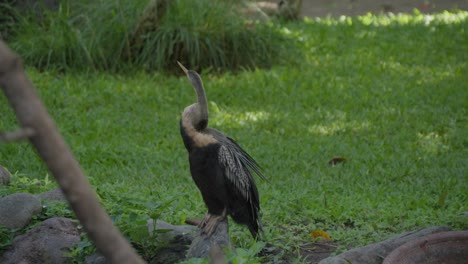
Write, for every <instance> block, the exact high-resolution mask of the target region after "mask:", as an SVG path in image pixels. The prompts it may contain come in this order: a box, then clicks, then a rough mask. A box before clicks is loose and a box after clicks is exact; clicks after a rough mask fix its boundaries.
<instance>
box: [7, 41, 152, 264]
mask: <svg viewBox="0 0 468 264" xmlns="http://www.w3.org/2000/svg"><path fill="white" fill-rule="evenodd" d="M0 88H1V89H2V90H3V92H4V93H5V95H6V97H7V99H8V101H9V102H10V104H11V106H12V107H13V110H14V111H15V113H16V117H17V119H18V121H19V123H20V125H21V127H22V128H28V129H32V131H34V133H33V134H31V135H29V140H30V142H31V143H32V144H33V145H34V147H35V148H36V150H37V153H38V154H39V156H41V158H42V160H43V161H44V162H45V163H46V164H47V167H48V168H49V170H50V171H51V173H52V174H53V175H54V177H55V179H56V180H57V181H58V183H59V185H60V188H61V189H62V190H63V193H64V194H65V197H66V198H67V200H68V202H69V203H70V205H71V207H72V209H73V211H74V212H75V214H76V216H77V218H78V219H79V220H80V222H81V224H82V225H83V227H84V229H85V231H86V232H87V233H88V235H89V238H90V239H91V240H92V241H94V244H95V245H96V248H97V249H98V250H99V252H100V253H102V254H103V255H104V256H105V258H106V260H107V261H109V262H110V263H144V261H143V260H142V259H141V258H140V256H138V255H137V254H136V253H135V251H134V250H133V249H132V248H131V246H130V245H129V244H128V242H127V241H126V240H125V238H124V237H123V236H122V235H121V234H120V233H119V231H118V230H117V228H116V227H115V226H114V225H113V224H112V220H111V219H110V218H109V216H108V215H107V214H106V212H105V210H104V209H103V208H102V206H101V204H100V203H99V201H98V199H97V197H96V195H95V193H94V191H93V189H92V188H91V185H90V184H89V182H88V180H87V178H86V177H85V176H84V174H83V172H82V171H81V169H80V166H79V164H78V162H77V161H76V159H75V158H74V156H73V154H72V153H71V151H70V149H69V148H68V147H67V145H66V143H65V141H64V140H63V138H62V137H61V135H60V134H59V132H58V130H57V128H56V126H55V124H54V122H53V120H52V119H51V118H50V117H49V115H48V114H47V111H46V109H45V107H44V105H43V104H42V102H41V101H40V99H39V97H38V96H37V94H36V92H35V91H34V86H33V84H32V83H31V81H30V80H29V79H28V78H27V76H26V74H25V73H24V69H23V65H22V62H21V59H20V58H19V57H18V55H16V54H14V53H13V52H12V51H11V50H10V49H9V48H8V47H7V45H6V44H5V43H4V42H3V41H1V40H0Z"/></svg>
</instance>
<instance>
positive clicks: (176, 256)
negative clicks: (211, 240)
mask: <svg viewBox="0 0 468 264" xmlns="http://www.w3.org/2000/svg"><path fill="white" fill-rule="evenodd" d="M148 231H149V233H150V234H152V235H156V237H155V240H156V241H157V243H158V244H159V245H161V246H160V247H159V248H158V250H157V251H156V252H155V256H154V257H153V258H152V259H151V261H150V263H151V264H159V263H161V264H162V263H178V262H180V261H181V260H183V259H185V255H186V252H187V249H188V248H189V245H190V243H191V242H192V241H193V239H194V238H195V235H196V234H197V232H198V228H197V227H195V226H190V225H179V226H177V225H171V224H169V223H166V222H164V221H160V220H157V221H156V223H155V222H154V220H153V219H150V220H149V221H148Z"/></svg>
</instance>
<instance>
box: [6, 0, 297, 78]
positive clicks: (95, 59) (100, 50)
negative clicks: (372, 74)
mask: <svg viewBox="0 0 468 264" xmlns="http://www.w3.org/2000/svg"><path fill="white" fill-rule="evenodd" d="M147 3H148V1H146V0H138V1H133V0H121V1H89V3H88V1H63V4H62V5H61V7H60V8H59V10H58V12H50V11H46V14H45V15H44V16H43V18H41V19H39V20H38V19H37V18H36V16H34V15H31V16H26V17H20V18H19V19H18V24H17V25H16V26H15V28H14V30H13V32H12V34H11V35H12V36H11V37H10V38H9V44H10V46H11V47H12V48H14V49H15V50H17V51H18V52H19V53H21V54H22V56H23V58H24V59H25V60H26V61H27V63H28V64H29V65H34V66H36V67H38V68H40V69H43V70H45V69H55V70H66V69H74V70H85V71H86V70H96V69H98V70H108V71H112V72H114V71H128V70H129V69H130V68H132V67H138V68H140V69H147V70H155V69H156V70H173V69H174V63H171V62H173V61H175V60H181V61H186V62H188V63H189V64H190V65H196V66H197V67H200V68H205V69H206V68H214V69H218V70H221V69H232V70H235V69H241V68H254V67H271V66H272V65H274V64H277V63H284V62H287V61H289V62H291V60H290V59H289V58H290V57H289V55H288V54H291V53H294V51H295V49H294V47H295V43H294V40H293V38H290V37H288V35H287V34H285V32H284V31H282V30H281V28H280V27H279V26H277V25H275V24H273V23H255V22H253V21H246V20H245V19H244V18H243V15H242V14H241V11H240V10H241V9H240V7H239V5H238V4H237V5H235V4H233V3H231V2H230V1H223V0H215V1H213V0H200V1H187V0H172V1H169V3H170V4H168V8H167V11H166V14H165V15H164V16H163V17H161V18H159V20H160V22H159V23H160V24H159V25H154V26H152V27H154V31H153V32H147V33H145V34H144V35H143V36H142V38H143V39H144V42H143V45H142V46H141V47H140V46H139V45H138V46H136V47H135V46H132V42H133V41H134V40H133V39H132V35H133V32H134V30H135V28H136V26H137V23H138V22H139V20H140V19H139V17H140V16H141V15H142V14H143V10H144V9H145V5H146V4H147ZM207 7H209V8H207ZM152 16H156V14H152ZM145 21H146V20H145ZM149 28H151V26H149Z"/></svg>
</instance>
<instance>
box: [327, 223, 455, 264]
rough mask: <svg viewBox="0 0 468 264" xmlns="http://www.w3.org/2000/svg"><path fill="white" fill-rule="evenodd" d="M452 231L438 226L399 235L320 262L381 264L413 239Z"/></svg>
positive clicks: (330, 263)
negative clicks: (398, 248) (395, 250)
mask: <svg viewBox="0 0 468 264" xmlns="http://www.w3.org/2000/svg"><path fill="white" fill-rule="evenodd" d="M450 230H451V228H450V227H445V226H436V227H429V228H425V229H420V230H416V231H411V232H407V233H403V234H399V235H396V236H394V237H392V238H389V239H387V240H384V241H382V242H378V243H374V244H370V245H367V246H364V247H360V248H355V249H351V250H349V251H346V252H344V253H342V254H340V255H337V256H334V257H329V258H326V259H324V260H322V261H320V262H319V264H348V263H366V264H381V263H382V261H383V259H384V258H385V257H386V256H387V255H388V254H390V252H392V251H393V250H394V249H396V248H397V247H399V246H401V245H403V244H404V243H406V242H408V241H410V240H412V239H415V238H419V237H422V236H426V235H429V234H434V233H438V232H445V231H450Z"/></svg>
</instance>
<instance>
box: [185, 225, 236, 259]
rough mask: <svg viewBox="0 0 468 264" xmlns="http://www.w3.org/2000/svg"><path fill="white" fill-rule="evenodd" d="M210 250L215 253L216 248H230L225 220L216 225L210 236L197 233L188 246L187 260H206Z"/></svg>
mask: <svg viewBox="0 0 468 264" xmlns="http://www.w3.org/2000/svg"><path fill="white" fill-rule="evenodd" d="M212 248H214V251H217V250H218V249H217V248H221V249H223V248H231V240H230V238H229V226H228V220H227V218H226V219H225V220H223V221H221V222H219V223H218V225H217V226H216V229H215V231H214V232H213V234H212V235H211V236H207V235H206V234H203V233H201V232H199V234H198V235H197V236H196V237H195V239H194V240H193V241H192V244H191V245H190V248H189V250H188V252H187V258H206V257H208V256H209V254H210V251H211V249H212Z"/></svg>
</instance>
